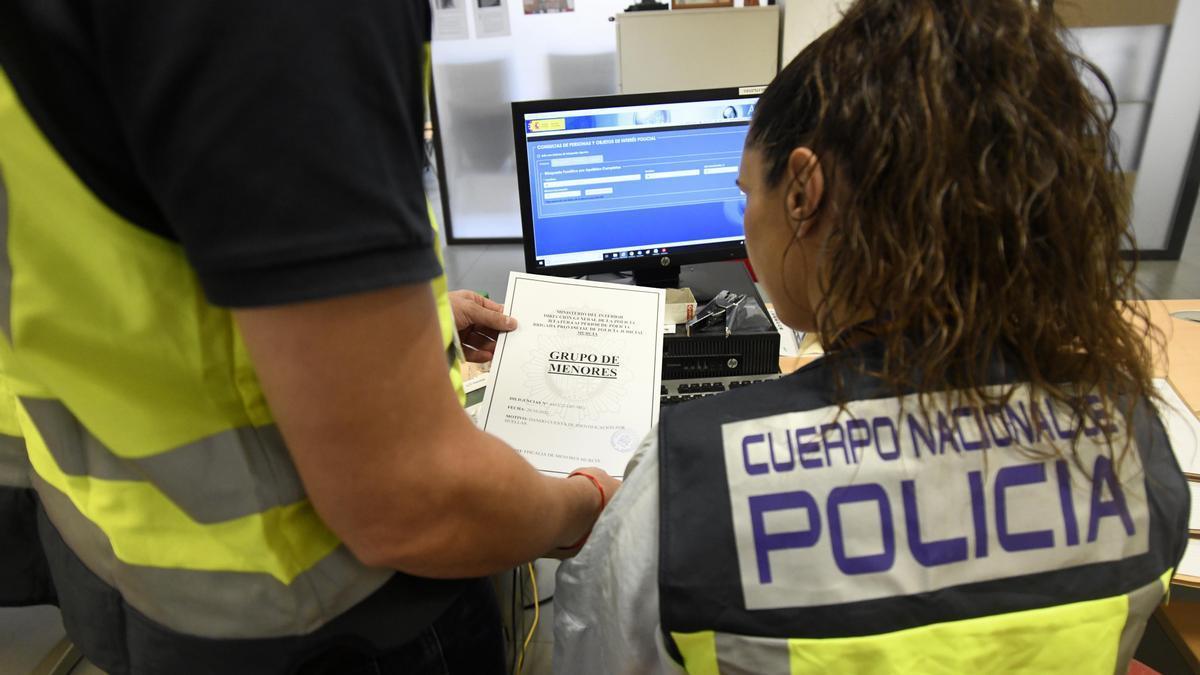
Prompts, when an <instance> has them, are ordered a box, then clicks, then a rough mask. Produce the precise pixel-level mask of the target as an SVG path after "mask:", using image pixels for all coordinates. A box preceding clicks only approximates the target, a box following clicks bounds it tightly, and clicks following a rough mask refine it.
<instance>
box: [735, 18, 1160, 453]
mask: <svg viewBox="0 0 1200 675" xmlns="http://www.w3.org/2000/svg"><path fill="white" fill-rule="evenodd" d="M1064 32H1065V29H1064V28H1063V26H1062V25H1061V22H1060V21H1059V20H1058V18H1057V17H1056V16H1055V14H1054V12H1053V11H1052V7H1051V4H1050V3H1048V2H1046V1H1043V2H1042V3H1040V6H1038V5H1035V4H1034V3H1033V2H1032V0H978V1H970V0H859V1H858V2H856V3H855V4H854V5H853V6H852V7H850V8H849V10H848V11H847V12H846V13H845V16H844V18H843V19H842V21H841V22H840V23H838V24H837V25H836V26H835V27H834V28H832V29H831V30H830V31H829V32H827V33H825V34H824V35H823V36H822V37H820V38H819V39H818V40H817V41H816V42H814V43H813V44H812V45H810V46H809V47H808V48H807V49H805V50H804V51H803V52H802V53H801V54H800V55H799V56H797V57H796V58H795V60H793V61H792V62H791V64H789V65H788V66H787V67H786V68H785V69H784V70H783V71H782V72H781V73H780V74H779V76H778V77H777V78H776V79H775V81H774V82H773V83H772V84H771V85H770V87H768V89H767V90H766V92H765V93H764V94H763V96H762V98H761V99H760V100H759V104H758V107H757V110H756V112H755V116H754V120H753V123H752V127H751V130H750V134H749V137H748V141H747V143H748V145H751V146H752V147H755V148H757V149H759V150H760V151H761V153H762V155H763V157H764V158H765V160H766V176H767V183H768V185H770V186H772V187H774V186H777V185H779V183H780V181H782V180H784V178H785V175H786V174H788V171H787V169H788V158H789V155H790V153H791V152H792V150H793V149H795V148H797V147H801V146H806V147H809V148H811V149H812V150H813V152H814V153H815V155H816V156H817V157H818V159H819V160H820V163H821V165H822V167H823V170H824V174H825V180H826V182H827V185H830V187H827V189H826V190H825V194H826V195H837V196H836V197H830V198H827V199H823V200H822V203H821V204H820V205H818V207H817V208H816V209H815V210H814V211H813V213H812V214H810V215H809V216H808V217H817V216H818V215H819V214H820V212H822V211H824V210H827V209H829V208H832V209H834V210H835V211H836V217H835V218H833V222H834V225H833V227H832V229H831V231H830V234H829V239H828V242H827V244H826V257H825V259H824V263H823V264H824V267H825V269H824V274H823V275H822V283H823V287H822V291H823V300H822V301H821V304H820V306H819V307H817V326H818V331H819V334H820V338H821V341H822V343H823V344H824V345H825V346H826V349H827V351H828V352H829V353H830V357H831V358H837V357H838V355H839V353H840V352H841V351H842V347H844V346H845V345H846V344H847V341H848V339H850V335H851V332H852V331H851V330H849V328H850V327H848V326H846V325H840V324H839V323H838V322H837V318H836V317H837V316H838V315H837V313H836V312H833V311H830V308H831V307H843V308H851V309H852V310H856V309H859V308H870V310H871V311H872V312H873V315H874V316H875V317H876V321H875V322H874V324H873V325H872V327H871V328H872V330H873V331H874V332H875V333H876V334H877V336H878V338H879V340H880V341H881V342H882V345H883V352H884V357H883V360H882V367H881V368H880V369H879V372H873V373H872V374H873V375H876V376H878V377H880V378H882V379H883V380H884V381H885V382H887V383H889V384H890V385H892V386H893V387H895V389H896V390H897V392H901V391H918V392H924V393H930V392H933V391H939V390H946V389H952V388H953V389H958V390H960V392H962V394H963V395H964V396H966V397H967V398H968V399H970V400H972V401H973V402H979V403H985V404H995V403H1002V402H1006V401H1007V400H1008V398H1009V397H1010V396H1011V395H1012V391H1013V390H1012V388H1009V389H1008V390H1007V393H1006V394H1004V395H1002V396H997V395H995V394H994V392H993V394H991V395H989V393H988V391H987V390H986V389H985V387H986V385H987V382H986V378H987V365H988V363H989V362H990V359H991V358H992V357H993V356H994V355H997V354H1005V355H1006V361H1007V364H1008V366H1010V367H1012V368H1015V369H1016V370H1017V371H1018V372H1019V373H1020V374H1021V376H1022V377H1023V378H1024V379H1025V380H1027V381H1028V382H1029V384H1030V386H1031V387H1033V389H1034V391H1037V392H1039V393H1041V394H1042V395H1045V396H1049V397H1051V398H1053V399H1055V400H1056V401H1057V402H1058V403H1061V404H1063V405H1066V406H1068V407H1069V409H1071V410H1073V411H1074V412H1075V414H1076V415H1077V417H1076V419H1077V420H1082V419H1084V418H1085V415H1087V414H1089V413H1088V412H1087V410H1086V405H1085V404H1084V402H1083V401H1082V399H1081V397H1080V395H1079V391H1080V390H1081V389H1082V390H1084V391H1090V392H1093V393H1096V394H1099V395H1100V396H1101V398H1102V399H1103V400H1104V401H1105V406H1106V410H1105V412H1106V413H1107V412H1111V411H1112V407H1110V406H1117V407H1120V408H1121V410H1120V412H1121V413H1122V414H1123V416H1124V417H1125V418H1126V419H1130V417H1131V413H1132V406H1134V405H1136V404H1137V402H1138V401H1140V400H1144V399H1145V398H1152V397H1153V393H1152V392H1153V389H1152V383H1151V355H1150V343H1151V341H1152V340H1156V339H1157V340H1159V341H1161V336H1160V335H1159V334H1158V333H1157V331H1155V330H1154V329H1153V327H1152V325H1151V324H1150V322H1149V316H1148V312H1147V310H1146V308H1145V305H1144V303H1143V302H1138V301H1139V300H1141V298H1140V296H1139V293H1138V290H1137V287H1136V283H1135V282H1136V277H1135V265H1136V264H1135V263H1132V264H1131V263H1128V262H1126V261H1123V260H1122V257H1121V248H1122V245H1125V246H1127V247H1128V248H1129V249H1131V250H1132V249H1133V248H1135V247H1134V242H1133V237H1132V234H1131V232H1130V228H1129V227H1128V216H1129V197H1128V192H1127V189H1126V187H1125V184H1124V180H1123V178H1122V176H1121V174H1120V170H1119V165H1118V160H1117V154H1116V151H1115V143H1114V140H1113V133H1112V118H1111V117H1110V116H1108V115H1107V114H1106V113H1105V104H1103V103H1102V102H1101V101H1100V100H1098V99H1097V98H1096V97H1095V96H1094V95H1093V94H1092V93H1091V92H1090V91H1089V89H1088V88H1087V87H1086V86H1085V84H1084V81H1083V79H1082V78H1083V76H1085V75H1086V74H1088V73H1090V74H1091V76H1094V77H1095V78H1096V79H1097V81H1098V82H1100V83H1102V84H1103V87H1104V88H1105V89H1107V92H1108V98H1109V101H1108V102H1107V103H1108V105H1109V106H1110V108H1111V109H1112V110H1115V100H1114V99H1113V96H1112V89H1111V86H1110V85H1109V83H1108V81H1107V79H1106V78H1105V77H1104V75H1103V74H1102V73H1101V72H1100V71H1099V70H1098V69H1097V68H1095V67H1094V66H1093V65H1092V64H1090V63H1089V62H1087V61H1086V60H1085V59H1083V58H1082V57H1081V56H1079V55H1078V54H1076V53H1074V52H1073V51H1072V50H1071V49H1070V48H1069V47H1068V46H1067V45H1065V44H1064V42H1063V39H1062V35H1063V33H1064ZM791 179H792V180H795V181H801V177H797V176H795V175H794V174H793V175H792V176H791ZM837 181H841V182H842V185H841V186H840V188H841V189H838V188H837V187H833V184H834V183H835V182H837ZM832 201H836V203H835V204H830V202H832ZM789 250H790V249H789ZM784 255H787V252H786V251H785V253H784ZM839 389H840V387H839ZM839 396H840V394H839ZM1115 401H1124V403H1121V404H1119V406H1118V404H1116V403H1114V402H1115ZM922 407H924V405H923V406H922ZM1110 444H1111V439H1110Z"/></svg>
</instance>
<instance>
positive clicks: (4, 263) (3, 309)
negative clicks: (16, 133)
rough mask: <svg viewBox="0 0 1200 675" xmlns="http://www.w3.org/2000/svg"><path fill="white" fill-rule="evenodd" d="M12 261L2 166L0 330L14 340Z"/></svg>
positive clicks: (0, 170) (0, 187) (0, 205)
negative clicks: (9, 254) (9, 250)
mask: <svg viewBox="0 0 1200 675" xmlns="http://www.w3.org/2000/svg"><path fill="white" fill-rule="evenodd" d="M11 312H12V262H11V261H9V259H8V188H7V187H5V185H4V167H2V166H0V330H3V331H4V336H5V337H7V338H8V339H9V341H10V342H11V341H12V316H11Z"/></svg>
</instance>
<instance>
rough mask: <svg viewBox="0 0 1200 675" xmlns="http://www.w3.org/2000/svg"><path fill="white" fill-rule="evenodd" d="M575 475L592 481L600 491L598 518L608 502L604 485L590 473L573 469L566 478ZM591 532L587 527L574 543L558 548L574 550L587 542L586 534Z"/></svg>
mask: <svg viewBox="0 0 1200 675" xmlns="http://www.w3.org/2000/svg"><path fill="white" fill-rule="evenodd" d="M575 476H583V477H584V478H586V479H588V480H590V481H592V485H595V486H596V489H597V490H599V491H600V508H599V509H597V510H596V517H597V518H599V517H600V514H601V513H603V512H604V507H605V505H607V504H608V495H607V494H605V492H604V486H603V485H601V484H600V481H599V480H597V479H596V477H595V476H593V475H592V474H590V473H584V472H583V471H573V472H572V473H571V475H569V476H567V478H568V479H571V478H574V477H575ZM591 534H592V530H591V528H588V531H587V532H585V533H584V535H583V537H581V538H580V539H579V541H577V542H575V543H574V544H572V545H570V546H559V547H558V550H560V551H574V550H575V549H577V548H583V545H584V544H586V543H587V540H588V536H589V535H591Z"/></svg>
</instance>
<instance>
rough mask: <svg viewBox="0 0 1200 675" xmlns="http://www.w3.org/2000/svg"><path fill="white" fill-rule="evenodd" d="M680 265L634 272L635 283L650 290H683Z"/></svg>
mask: <svg viewBox="0 0 1200 675" xmlns="http://www.w3.org/2000/svg"><path fill="white" fill-rule="evenodd" d="M679 272H680V268H679V265H668V266H666V267H655V268H653V269H645V270H634V271H633V283H634V284H636V285H638V286H646V287H649V288H682V286H680V285H679V276H680V275H679Z"/></svg>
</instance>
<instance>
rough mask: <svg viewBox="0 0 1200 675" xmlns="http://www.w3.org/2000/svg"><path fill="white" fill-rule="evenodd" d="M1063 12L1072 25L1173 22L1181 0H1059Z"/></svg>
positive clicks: (1057, 3)
mask: <svg viewBox="0 0 1200 675" xmlns="http://www.w3.org/2000/svg"><path fill="white" fill-rule="evenodd" d="M1054 6H1055V7H1056V8H1057V9H1058V14H1059V16H1061V17H1062V19H1063V21H1064V22H1066V24H1067V25H1068V26H1070V27H1072V28H1092V27H1097V26H1146V25H1151V24H1163V23H1172V22H1173V21H1174V20H1175V10H1176V8H1177V7H1178V6H1179V0H1058V2H1056V3H1054Z"/></svg>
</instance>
